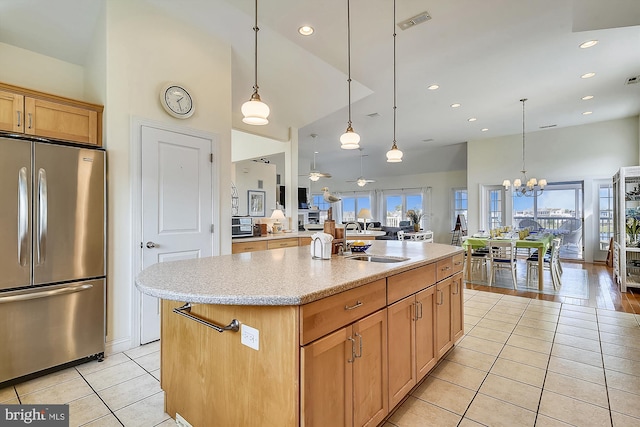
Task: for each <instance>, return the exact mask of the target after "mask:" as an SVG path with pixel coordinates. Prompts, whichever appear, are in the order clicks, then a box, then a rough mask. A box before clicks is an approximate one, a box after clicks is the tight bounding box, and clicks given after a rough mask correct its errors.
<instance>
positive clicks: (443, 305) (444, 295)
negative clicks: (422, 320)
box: [436, 278, 453, 359]
mask: <svg viewBox="0 0 640 427" xmlns="http://www.w3.org/2000/svg"><path fill="white" fill-rule="evenodd" d="M451 285H452V279H451V278H448V279H445V280H443V281H442V282H440V283H438V284H436V350H437V353H438V359H440V358H441V357H442V356H443V355H444V354H445V353H446V352H447V351H448V350H449V349H450V348H451V347H452V346H453V335H452V328H451Z"/></svg>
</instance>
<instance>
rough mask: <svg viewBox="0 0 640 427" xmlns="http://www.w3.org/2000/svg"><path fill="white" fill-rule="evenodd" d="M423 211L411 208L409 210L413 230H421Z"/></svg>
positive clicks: (408, 214) (408, 216)
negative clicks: (419, 211)
mask: <svg viewBox="0 0 640 427" xmlns="http://www.w3.org/2000/svg"><path fill="white" fill-rule="evenodd" d="M423 215H424V214H423V213H418V212H417V211H415V210H413V209H409V210H408V211H407V218H409V219H410V220H411V222H413V230H414V231H420V220H421V219H422V216H423Z"/></svg>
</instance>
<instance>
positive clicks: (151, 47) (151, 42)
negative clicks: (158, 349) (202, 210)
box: [105, 0, 231, 349]
mask: <svg viewBox="0 0 640 427" xmlns="http://www.w3.org/2000/svg"><path fill="white" fill-rule="evenodd" d="M106 3H107V5H106V8H107V10H106V12H107V13H106V101H105V104H106V108H105V109H106V111H107V112H108V114H107V115H106V120H105V131H106V135H107V139H106V144H105V145H106V148H107V153H108V160H109V213H108V215H109V261H110V262H109V282H110V287H109V307H110V309H109V315H110V318H109V334H108V337H107V340H108V344H110V346H111V348H112V349H118V348H122V347H127V346H128V345H129V344H130V342H129V338H130V336H131V332H132V331H131V325H132V323H133V324H135V321H134V322H132V319H131V303H130V302H131V299H132V295H133V292H137V291H134V280H133V278H134V275H135V273H136V272H135V271H133V262H132V260H133V258H134V257H139V256H140V253H139V248H138V245H139V244H138V243H137V242H134V241H132V218H131V210H132V201H131V190H132V189H131V182H132V179H133V177H132V176H131V164H130V162H131V154H132V153H131V141H132V130H131V126H132V120H133V118H144V119H149V120H153V121H159V122H165V123H172V124H174V125H176V126H181V127H189V128H192V129H196V130H198V131H204V132H210V133H212V134H216V135H218V139H219V141H220V142H221V145H220V152H219V153H220V159H218V163H217V164H218V165H219V167H220V178H221V181H220V183H221V184H220V199H219V200H227V201H228V203H216V206H215V207H214V208H215V209H217V210H219V212H218V215H219V217H220V224H230V223H231V210H230V205H231V181H230V179H229V176H230V172H231V146H230V145H231V143H230V141H231V111H230V105H231V49H230V46H229V45H227V44H226V43H223V42H219V41H216V40H214V39H212V38H211V37H210V36H209V35H205V34H202V33H199V32H198V31H196V30H194V29H193V28H191V27H190V26H188V25H183V24H182V23H181V22H180V21H178V20H176V19H173V18H172V17H170V16H166V15H164V14H163V13H162V12H159V11H158V10H156V9H154V8H153V7H150V6H148V5H146V4H145V3H143V2H130V1H127V0H111V1H109V2H106ZM169 27H171V28H172V31H166V28H169ZM166 82H178V83H182V84H184V85H186V86H187V87H188V88H189V89H190V90H191V92H192V94H193V96H194V102H195V113H194V115H193V116H192V117H191V118H190V119H188V120H179V119H174V118H173V117H170V116H169V115H167V114H166V113H165V112H164V110H163V109H162V107H161V105H160V103H159V91H160V88H161V86H162V85H163V84H164V83H166ZM216 202H217V201H216ZM219 233H220V234H219V236H220V242H221V252H222V253H230V251H231V243H230V241H231V229H230V227H220V230H219Z"/></svg>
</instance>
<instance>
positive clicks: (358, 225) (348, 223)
mask: <svg viewBox="0 0 640 427" xmlns="http://www.w3.org/2000/svg"><path fill="white" fill-rule="evenodd" d="M351 224H355V226H356V227H358V232H362V227H360V223H359V222H357V221H348V222H346V223H345V224H344V232H345V235H346V232H347V230H348V229H349V225H351Z"/></svg>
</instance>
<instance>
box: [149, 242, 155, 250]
mask: <svg viewBox="0 0 640 427" xmlns="http://www.w3.org/2000/svg"><path fill="white" fill-rule="evenodd" d="M155 247H156V244H155V243H153V242H147V248H149V249H153V248H155Z"/></svg>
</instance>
